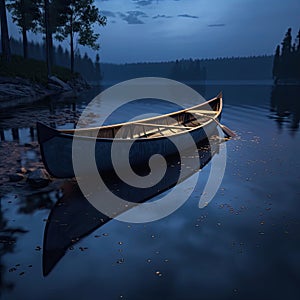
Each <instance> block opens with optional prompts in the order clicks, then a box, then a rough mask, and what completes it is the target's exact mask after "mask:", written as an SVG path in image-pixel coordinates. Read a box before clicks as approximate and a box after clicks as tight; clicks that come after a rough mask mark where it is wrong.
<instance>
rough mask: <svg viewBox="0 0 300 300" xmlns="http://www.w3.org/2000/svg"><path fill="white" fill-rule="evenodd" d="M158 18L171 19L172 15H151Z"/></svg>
mask: <svg viewBox="0 0 300 300" xmlns="http://www.w3.org/2000/svg"><path fill="white" fill-rule="evenodd" d="M159 18H165V19H171V18H173V17H172V16H166V15H156V16H154V17H152V19H159Z"/></svg>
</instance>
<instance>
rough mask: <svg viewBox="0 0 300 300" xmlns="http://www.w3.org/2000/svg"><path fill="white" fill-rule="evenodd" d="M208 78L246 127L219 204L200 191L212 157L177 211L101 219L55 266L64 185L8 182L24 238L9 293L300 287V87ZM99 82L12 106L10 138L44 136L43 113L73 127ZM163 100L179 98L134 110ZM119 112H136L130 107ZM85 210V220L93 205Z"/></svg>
mask: <svg viewBox="0 0 300 300" xmlns="http://www.w3.org/2000/svg"><path fill="white" fill-rule="evenodd" d="M194 88H195V87H194ZM196 89H198V90H199V91H201V92H202V94H203V95H204V96H205V98H206V99H209V98H212V97H213V96H215V95H216V94H217V93H218V92H219V91H220V90H222V91H223V95H224V102H225V107H224V112H223V115H222V123H224V124H225V125H226V126H228V127H229V128H231V129H232V130H234V131H236V132H237V134H238V136H239V137H238V138H237V139H236V140H230V141H228V142H227V143H226V146H227V166H226V170H225V176H224V179H223V181H222V184H221V187H220V189H219V190H218V192H217V194H216V196H215V197H214V199H213V200H212V201H211V202H210V203H209V204H208V206H206V207H205V208H202V209H200V208H198V202H199V198H200V195H201V192H202V190H203V182H205V180H206V179H207V177H208V174H209V171H210V166H211V163H208V164H207V165H206V166H205V167H204V168H203V169H202V170H201V172H200V174H199V180H198V183H197V186H196V188H195V190H194V191H193V193H192V195H191V197H190V198H189V200H188V201H187V202H186V203H185V204H184V205H183V206H182V207H181V208H180V209H178V210H177V211H176V212H175V213H173V214H171V215H169V216H168V217H166V218H164V219H162V220H159V221H155V222H151V223H146V224H128V223H123V222H119V221H116V220H111V221H109V222H107V223H106V224H105V225H103V226H101V227H99V228H93V229H94V230H93V231H92V232H90V233H89V234H87V232H86V234H87V236H86V237H84V238H82V239H80V240H79V241H77V242H76V241H74V244H73V246H70V247H69V249H68V250H67V251H66V253H65V255H64V256H63V257H62V258H61V259H60V260H59V261H58V263H57V264H56V266H55V267H54V268H53V269H52V270H51V271H50V273H49V274H48V275H47V276H43V271H42V263H43V261H42V253H43V240H44V229H45V225H46V220H47V219H48V218H49V214H50V211H51V207H53V205H54V203H55V202H56V201H57V200H58V199H60V198H61V197H63V193H62V192H61V191H57V192H52V193H50V194H40V195H35V196H30V197H25V198H24V197H22V195H16V194H5V195H4V196H3V197H2V199H1V209H2V211H1V218H2V219H1V222H2V227H3V229H6V232H5V234H11V235H12V236H13V237H14V240H15V243H13V244H12V245H7V244H6V243H2V245H1V279H0V288H1V296H2V299H24V298H26V299H62V298H64V297H68V298H73V299H87V298H90V299H251V300H252V299H290V300H293V299H295V300H296V299H299V296H300V285H299V282H300V215H299V211H300V201H299V199H300V187H299V182H300V172H299V167H300V158H299V157H300V156H299V153H300V138H299V137H300V135H299V130H298V126H299V118H300V99H299V95H300V93H299V90H300V88H299V87H298V88H297V87H292V86H289V87H288V86H287V87H277V88H276V89H274V88H272V86H270V85H267V84H265V83H263V84H262V83H254V82H249V83H248V84H247V83H246V84H245V83H243V84H242V83H240V82H239V84H238V85H236V84H234V83H230V84H224V82H223V83H222V84H219V85H218V84H217V83H214V84H210V85H207V86H205V87H196ZM99 91H100V90H99V89H98V90H97V89H94V90H90V91H88V92H85V93H83V94H82V95H81V96H80V99H78V100H77V102H76V103H74V101H73V100H72V99H69V100H60V101H58V100H53V99H52V100H50V99H49V100H46V101H44V102H41V103H38V104H34V105H32V106H31V107H29V108H28V107H21V108H20V109H18V110H17V109H12V110H7V111H5V112H1V113H0V133H1V140H7V141H13V140H19V142H20V143H21V144H23V143H26V142H29V141H32V140H36V131H35V128H34V126H35V125H34V124H35V121H36V119H39V120H41V121H43V120H46V119H47V120H49V118H48V116H52V120H53V122H52V125H57V127H59V128H66V127H69V128H71V127H72V126H73V119H72V118H73V117H74V118H75V117H76V115H77V114H79V113H80V111H82V109H83V108H84V107H85V106H86V105H87V103H88V102H89V101H90V100H91V99H92V98H93V97H94V96H95V95H97V94H98V92H99ZM186 104H188V103H184V104H183V105H186ZM109 106H110V104H109V103H103V109H105V107H109ZM153 107H156V108H158V109H159V110H161V112H162V110H164V111H168V110H170V107H166V106H165V105H162V104H160V103H158V102H157V103H154V104H153V102H151V103H148V104H147V102H145V103H144V104H143V106H142V107H141V106H136V107H132V108H131V110H130V112H131V113H132V112H133V111H135V110H136V112H138V111H141V110H142V111H143V112H153ZM66 115H68V116H69V120H68V121H67V123H66V124H65V122H64V117H65V116H66ZM118 116H119V118H120V120H123V118H126V116H125V112H124V113H123V114H122V113H120V114H119V115H118ZM112 121H118V120H112ZM30 128H31V129H30ZM216 155H218V154H216ZM1 159H3V158H1ZM32 159H37V158H35V157H33V158H32ZM193 176H195V175H193ZM0 188H1V187H0ZM189 188H190V186H189V181H184V182H183V183H181V184H180V186H179V189H178V193H179V195H182V196H184V195H185V193H186V192H187V190H188V189H189ZM70 200H71V199H70ZM76 221H77V222H78V224H79V225H78V226H82V224H85V223H84V222H85V217H84V216H83V217H82V219H81V218H78V219H77V220H76ZM81 223H82V224H81ZM61 225H62V226H68V224H61ZM87 229H88V228H87ZM89 231H91V227H90V228H89ZM53 239H54V240H59V239H60V237H54V238H53ZM2 242H3V241H2Z"/></svg>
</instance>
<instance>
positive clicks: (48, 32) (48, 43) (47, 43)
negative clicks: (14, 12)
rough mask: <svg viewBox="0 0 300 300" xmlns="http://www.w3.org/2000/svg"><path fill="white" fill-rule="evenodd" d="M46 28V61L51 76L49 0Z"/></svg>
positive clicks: (47, 3) (46, 1)
mask: <svg viewBox="0 0 300 300" xmlns="http://www.w3.org/2000/svg"><path fill="white" fill-rule="evenodd" d="M44 5H45V29H46V63H47V75H48V77H50V76H51V57H50V56H51V54H50V52H51V50H50V43H51V41H50V39H51V34H50V22H49V0H45V3H44Z"/></svg>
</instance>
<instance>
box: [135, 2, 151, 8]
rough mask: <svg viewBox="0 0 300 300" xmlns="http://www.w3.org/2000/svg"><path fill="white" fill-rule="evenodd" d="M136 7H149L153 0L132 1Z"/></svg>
mask: <svg viewBox="0 0 300 300" xmlns="http://www.w3.org/2000/svg"><path fill="white" fill-rule="evenodd" d="M133 2H134V3H136V5H137V6H138V7H141V6H148V5H151V4H152V2H153V0H133Z"/></svg>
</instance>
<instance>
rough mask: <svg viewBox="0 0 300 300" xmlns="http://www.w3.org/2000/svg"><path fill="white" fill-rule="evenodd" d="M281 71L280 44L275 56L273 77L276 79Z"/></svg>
mask: <svg viewBox="0 0 300 300" xmlns="http://www.w3.org/2000/svg"><path fill="white" fill-rule="evenodd" d="M279 71H280V46H279V45H278V46H277V48H276V52H275V56H274V63H273V70H272V74H273V78H274V79H275V80H276V79H277V78H278V76H279V73H280V72H279Z"/></svg>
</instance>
